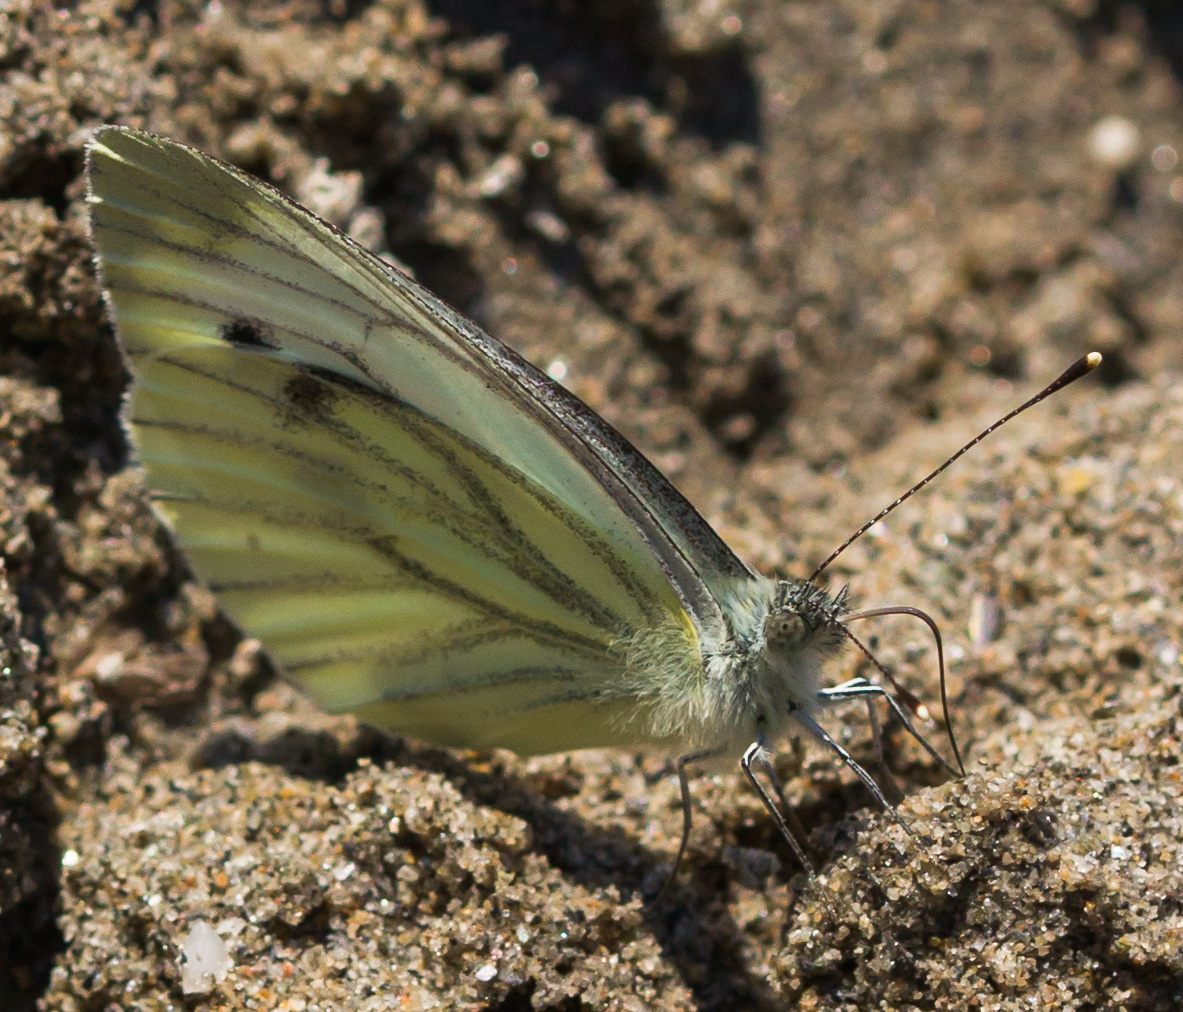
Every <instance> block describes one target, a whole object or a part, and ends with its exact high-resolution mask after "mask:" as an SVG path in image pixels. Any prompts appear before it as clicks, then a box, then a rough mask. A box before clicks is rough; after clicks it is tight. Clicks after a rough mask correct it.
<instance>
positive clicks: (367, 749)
mask: <svg viewBox="0 0 1183 1012" xmlns="http://www.w3.org/2000/svg"><path fill="white" fill-rule="evenodd" d="M253 724H254V722H253V721H250V720H242V721H233V722H231V723H229V724H227V725H225V726H223V727H222V728H220V729H219V730H217V731H215V732H213V733H212V734H210V735H208V736H207V737H206V739H205V740H204V741H203V743H202V744H201V746H200V747H199V748H198V750H197V751H196V752H195V754H194V755H193V757H192V759H191V764H192V765H193V766H194V767H197V768H221V767H224V766H228V765H237V764H240V763H245V762H259V763H262V764H265V765H270V766H275V767H278V768H280V769H283V770H284V771H285V772H286V773H288V774H289V775H291V776H296V777H300V778H302V779H307V780H314V781H318V782H323V783H327V784H331V783H334V782H339V781H340V780H342V779H343V778H344V777H345V776H347V775H348V774H349V773H350V772H352V771H353V770H355V769H356V768H357V767H358V762H359V760H362V759H368V760H369V761H371V762H373V763H374V764H375V765H378V766H388V767H392V768H393V767H408V768H412V769H416V770H420V771H423V772H428V773H435V774H438V775H440V776H441V777H444V778H445V779H447V780H448V782H449V783H451V784H452V785H453V786H454V787H455V788H456V789H457V790H458V791H459V792H460V793H461V794H462V796H463V797H464V798H465V799H466V800H468V801H469V802H471V803H472V804H476V805H481V806H484V807H488V808H493V809H496V810H497V811H500V812H504V813H506V814H508V815H512V816H515V817H516V818H519V819H521V820H522V821H523V822H525V823H526V824H527V825H529V827H530V829H531V841H532V842H531V849H532V850H533V851H534V852H535V853H537V854H539V855H541V856H543V857H544V858H545V859H546V860H547V862H548V863H549V864H550V865H551V866H552V867H554V868H557V869H558V870H559V871H561V872H562V874H563V875H564V876H565V877H566V878H567V879H569V880H570V881H571V882H573V883H575V884H577V885H579V886H580V887H582V888H584V889H588V890H602V889H611V888H615V889H616V890H617V891H618V892H619V894H620V895H621V896H622V897H625V898H628V897H631V896H640V897H641V898H642V901H643V904H642V907H641V912H642V917H643V922H644V925H645V928H646V930H647V931H648V932H649V933H650V934H651V935H652V937H653V938H654V939H655V940H656V942H657V944H658V945H659V947H660V948H661V950H662V952H663V954H664V956H665V957H666V959H668V960H669V962H670V963H671V965H673V966H674V967H675V968H676V970H677V972H678V974H679V976H680V977H681V979H682V980H683V982H684V983H685V985H686V986H687V988H688V989H689V990H690V992H691V994H692V995H693V999H694V1004H693V1006H692V1007H693V1008H694V1009H695V1010H697V1012H721V1010H724V1009H745V1010H752V1012H772V1010H774V1009H780V1008H781V1007H782V1005H783V1003H782V1002H781V1001H780V1000H779V999H778V997H777V996H776V994H775V993H774V991H773V990H772V988H771V987H770V986H769V984H768V982H767V981H766V980H763V979H762V978H761V977H760V976H758V975H757V974H756V973H754V972H753V971H752V969H751V968H750V967H749V966H748V965H747V961H746V960H745V957H744V951H745V949H746V948H747V945H746V944H745V940H744V938H743V935H742V932H741V931H740V929H739V927H738V926H737V925H736V923H735V922H734V920H733V919H732V917H731V914H730V911H729V908H728V904H727V902H726V897H727V891H728V888H729V884H730V883H729V879H731V878H733V877H735V875H734V871H735V865H734V862H730V863H729V862H728V861H727V860H725V859H724V858H723V857H722V856H720V858H719V859H717V860H714V859H711V860H707V861H705V862H701V861H695V862H694V863H693V867H683V868H682V870H681V872H680V874H679V875H678V877H677V878H676V879H675V880H673V882H672V883H671V884H670V887H669V888H668V889H666V890H665V892H664V894H663V895H662V896H661V898H660V899H657V898H656V893H657V891H658V889H660V887H661V885H662V884H663V883H664V882H665V881H666V879H667V877H668V875H669V871H670V856H669V855H668V854H666V853H664V852H660V853H659V852H654V851H651V850H649V849H648V848H645V847H643V846H641V845H639V844H638V843H637V841H636V840H635V839H633V838H631V837H630V836H629V835H628V834H627V833H625V832H624V831H623V830H621V829H617V828H613V827H605V826H598V825H595V824H593V823H590V822H589V821H587V820H586V819H584V818H582V817H581V816H580V815H578V814H576V813H573V812H570V811H565V810H564V809H563V808H562V807H560V806H559V805H558V804H557V803H556V801H555V800H554V799H553V798H551V797H548V796H547V793H548V792H547V791H546V790H545V789H544V787H543V786H542V785H541V784H540V782H539V779H538V778H536V777H530V776H527V775H523V774H521V773H520V772H518V771H517V770H515V769H513V768H512V767H511V766H510V763H511V762H512V760H510V759H508V758H507V759H506V760H505V761H504V762H503V761H500V760H498V758H497V756H496V755H488V754H485V755H482V756H481V757H480V758H481V761H480V762H479V763H474V762H473V761H472V757H471V756H469V757H468V758H466V757H465V756H464V754H462V753H456V752H451V751H449V750H447V749H443V748H439V747H436V746H431V745H423V744H419V743H416V742H412V741H409V740H404V739H399V738H397V737H393V736H389V735H386V734H384V733H383V732H380V731H377V730H374V729H371V728H368V727H364V726H361V727H359V728H358V733H357V734H356V735H353V736H342V735H339V734H335V733H333V732H332V731H330V730H326V729H317V728H315V727H312V728H305V727H300V726H298V725H297V724H289V725H288V726H286V727H285V728H284V729H283V730H282V731H280V732H279V733H277V734H273V735H269V736H262V735H260V734H258V733H257V728H256V727H254V726H253ZM769 839H771V837H770V838H769ZM770 845H771V844H770ZM772 846H774V845H772ZM787 863H788V862H787V861H786V864H787ZM729 864H730V867H729ZM773 864H775V862H773ZM738 877H739V879H740V880H741V881H743V874H742V873H741V874H740V875H739V876H738ZM748 884H751V883H748Z"/></svg>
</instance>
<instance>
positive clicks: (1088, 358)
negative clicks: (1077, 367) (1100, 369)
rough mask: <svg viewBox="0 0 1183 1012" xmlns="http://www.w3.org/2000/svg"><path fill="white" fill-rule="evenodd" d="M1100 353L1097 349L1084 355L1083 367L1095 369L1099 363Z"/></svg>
mask: <svg viewBox="0 0 1183 1012" xmlns="http://www.w3.org/2000/svg"><path fill="white" fill-rule="evenodd" d="M1101 358H1102V356H1101V353H1100V352H1099V351H1090V352H1089V353H1088V354H1087V355H1085V357H1084V367H1085V368H1086V369H1090V370H1091V369H1096V368H1097V366H1099V365H1100V364H1101Z"/></svg>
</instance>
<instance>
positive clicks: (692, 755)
mask: <svg viewBox="0 0 1183 1012" xmlns="http://www.w3.org/2000/svg"><path fill="white" fill-rule="evenodd" d="M714 755H715V753H714V752H713V751H709V750H707V751H702V752H688V753H687V754H686V755H684V756H679V757H678V762H677V767H678V786H679V788H681V791H682V839H681V841H680V842H679V843H678V853H677V856H675V857H674V864H673V867H672V868H670V873H669V876H668V877H667V878H666V880H665V884H664V885H663V886H662V887H661V889H660V891H659V892H658V894H657V897H656V899H655V900H654V902H658V901H660V900H661V899H662V898H663V897H664V896H665V894H666V893H667V892H669V888H670V886H671V885H672V884H673V881H674V879H675V878H676V877H677V874H678V869H679V868H680V867H681V865H682V858H683V857H684V856H685V855H686V847H687V845H688V844H689V843H690V825H691V808H690V778H689V776H687V774H686V767H687V766H688V765H689V764H690V763H693V762H701V761H702V760H704V759H710V758H711V757H713V756H714Z"/></svg>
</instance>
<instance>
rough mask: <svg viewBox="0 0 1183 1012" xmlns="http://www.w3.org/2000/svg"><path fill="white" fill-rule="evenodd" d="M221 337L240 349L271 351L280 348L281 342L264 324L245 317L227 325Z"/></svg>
mask: <svg viewBox="0 0 1183 1012" xmlns="http://www.w3.org/2000/svg"><path fill="white" fill-rule="evenodd" d="M221 337H222V340H223V341H228V342H229V343H230V344H233V345H234V346H235V347H238V348H266V349H268V350H270V351H275V350H276V349H277V348H279V342H278V341H276V340H275V338H274V337H272V336H271V334H270V332H269V331H268V329H267V328H266V327H265V326H263V324H261V323H259V321H258V320H251V319H249V318H247V317H245V316H239V317H237V318H235V319H233V320H231V321H230V322H229V323H227V324H225V325H224V326H223V327H222V334H221Z"/></svg>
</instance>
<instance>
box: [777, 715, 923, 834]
mask: <svg viewBox="0 0 1183 1012" xmlns="http://www.w3.org/2000/svg"><path fill="white" fill-rule="evenodd" d="M794 716H795V717H796V718H797V720H799V721H800V722H801V725H802V727H804V728H805V729H806V730H807V731H809V733H810V734H812V735H813V736H814V737H815V738H816V739H817V740H818V741H820V742H821V743H822V744H823V745H825V746H826V747H827V748H828V749H830V751H831V752H833V753H834V754H835V755H836V756H837V757H838V758H839V759H841V760H842V763H843V765H844V766H845V767H846V768H847V769H849V770H850V771H851V772H853V773H854V775H855V776H857V777H858V778H859V779H860V780H861V781H862V782H863V783H864V784H865V785H866V788H867V790H869V791H870V792H871V793H872V794H873V795H875V800H876V801H878V802H879V804H881V805H882V806H883V808H884V810H885V811H887V812H888V813H889V814H890V815H891V817H892V818H893V819H895V821H896V822H898V823H899V824H900V825H901V826H903V827H904V830H905V831H906V832H907V833H908V835H909V836H911V835H912V830H911V829H909V828H908V823H907V822H906V821H905V820H904V817H903V816H902V815H900V813H899V812H897V811H896V810H895V808H894V807H893V806H892V804H891V802H889V801H888V800H887V798H886V797H884V795H883V791H882V790H880V789H879V785H878V784H877V783H875V779H874V777H872V776H871V774H870V773H868V772H867V771H866V770H865V769H863V767H862V766H860V765H859V764H858V763H857V762H855V759H854V756H852V755H851V754H850V753H849V752H847V751H846V749H844V748H843V747H842V746H841V745H839V744H838V742H837V741H835V740H834V739H833V738H832V737H831V736H830V734H829V732H828V731H826V729H825V728H824V727H822V726H821V724H819V723H818V722H817V721H816V720H814V719H813V718H812V717H811V716H809V714H808V713H805V712H804V711H803V710H797V711H796V712H795V713H794Z"/></svg>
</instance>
